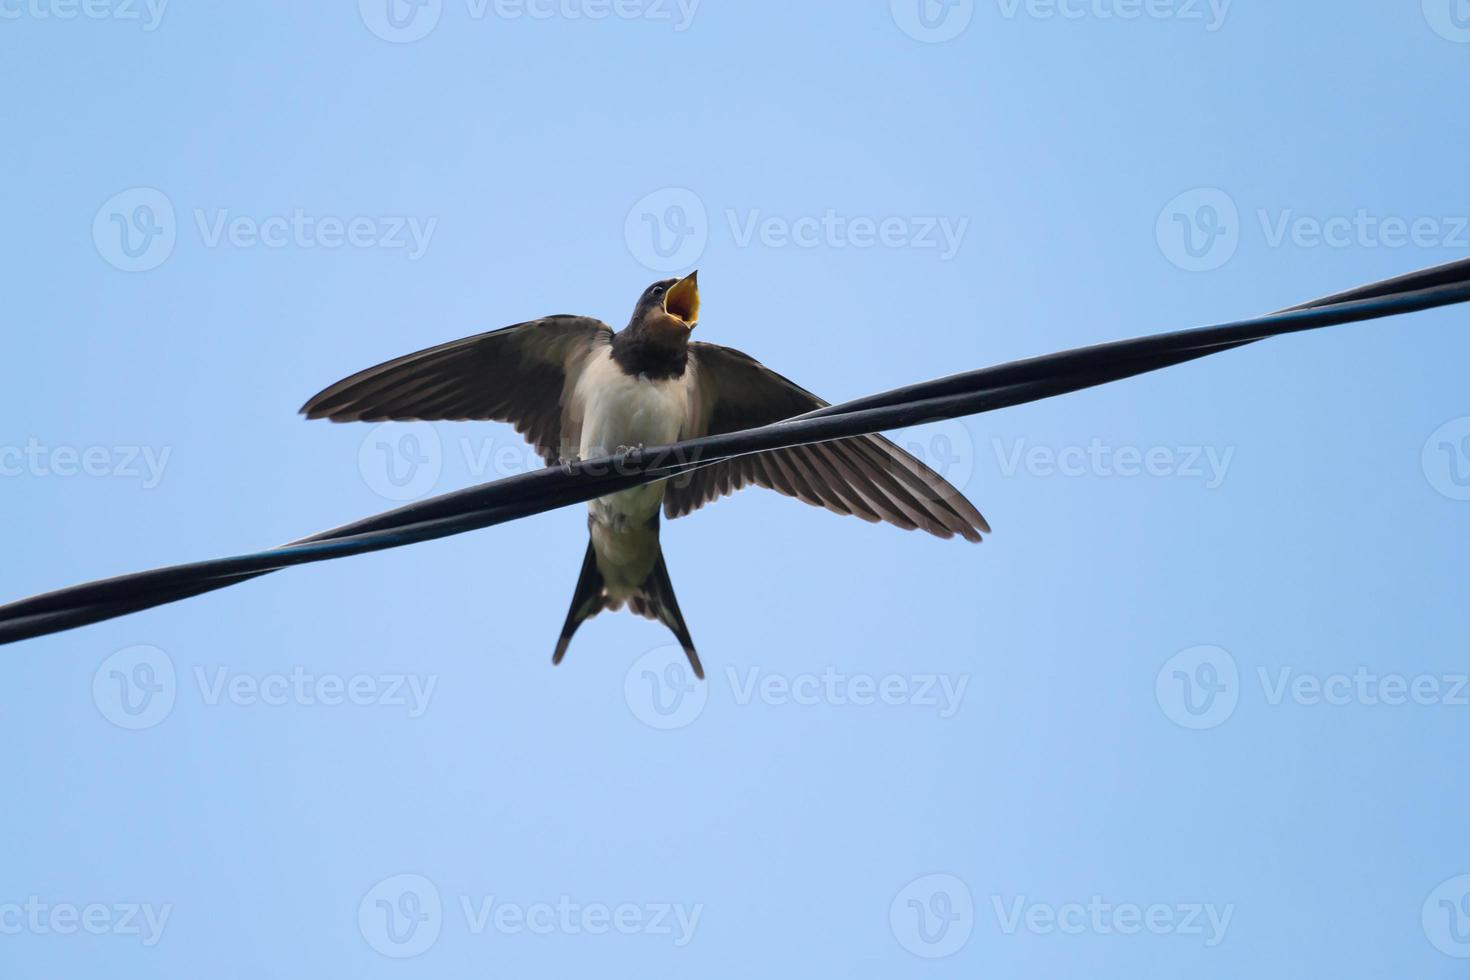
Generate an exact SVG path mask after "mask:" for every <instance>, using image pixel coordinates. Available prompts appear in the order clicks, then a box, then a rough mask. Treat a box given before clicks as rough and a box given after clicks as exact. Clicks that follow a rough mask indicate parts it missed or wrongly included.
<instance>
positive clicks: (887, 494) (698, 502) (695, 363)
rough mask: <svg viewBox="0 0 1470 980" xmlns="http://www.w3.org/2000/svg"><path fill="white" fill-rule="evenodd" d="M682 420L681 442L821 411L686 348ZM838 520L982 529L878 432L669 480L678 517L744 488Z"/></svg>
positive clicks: (793, 392)
mask: <svg viewBox="0 0 1470 980" xmlns="http://www.w3.org/2000/svg"><path fill="white" fill-rule="evenodd" d="M689 361H690V369H691V370H692V371H693V376H692V381H691V399H692V402H693V405H692V411H691V412H690V422H689V425H688V427H687V428H686V430H685V431H684V432H683V433H681V434H680V438H681V439H689V438H694V437H696V436H704V435H718V434H720V433H723V432H736V431H739V430H741V429H749V428H754V427H755V426H760V425H768V424H770V423H772V422H779V421H781V420H783V419H788V418H791V417H792V416H795V415H801V414H803V413H805V412H809V411H811V410H812V409H815V408H822V407H825V406H826V404H827V403H826V402H824V401H822V400H821V399H820V398H818V397H817V396H816V395H814V394H812V393H811V392H809V391H807V390H805V389H804V388H801V387H799V386H797V385H796V384H793V383H792V382H791V381H789V380H787V379H786V378H783V377H781V375H779V374H777V373H776V372H774V371H772V370H770V369H769V368H767V367H765V366H764V365H763V364H761V363H760V362H759V361H757V360H755V359H754V358H752V357H750V356H748V355H746V354H742V353H741V352H740V351H737V350H732V349H730V348H729V347H721V346H719V345H718V344H706V343H700V342H697V341H696V342H694V343H691V344H690V345H689ZM750 483H755V484H758V485H759V486H763V487H769V488H770V489H772V490H776V491H778V492H779V493H783V494H785V495H787V496H788V497H796V498H797V499H799V500H803V501H805V502H807V503H809V504H815V505H816V506H818V507H826V508H827V509H828V510H831V511H835V512H837V513H839V514H854V515H856V516H858V517H861V518H862V519H863V520H865V521H872V522H877V521H887V522H888V523H890V524H895V525H897V526H898V527H902V528H908V529H915V528H917V529H920V530H924V531H928V532H929V533H930V534H934V535H937V536H939V537H941V538H950V537H954V536H955V535H956V534H958V535H960V536H961V537H964V538H966V539H967V540H970V541H979V540H980V534H981V532H986V533H989V531H990V525H988V524H987V523H985V518H984V517H982V516H981V515H980V512H979V511H978V510H976V509H975V505H974V504H972V503H970V502H969V501H968V500H966V499H965V497H964V495H963V494H962V493H960V491H959V490H957V489H956V488H955V487H953V486H952V485H950V483H949V482H948V481H946V480H945V479H944V478H943V477H942V476H940V475H939V474H938V473H935V472H934V471H933V470H931V469H930V468H929V467H927V466H925V465H924V464H923V463H921V462H919V461H918V460H917V459H915V458H914V457H913V456H911V455H909V454H908V453H906V452H904V451H903V450H902V449H899V448H898V447H897V446H895V445H894V444H893V443H891V442H889V441H888V440H887V439H884V438H883V437H882V436H876V435H874V436H856V437H853V438H851V439H841V440H838V441H836V442H826V443H821V444H819V445H812V446H797V447H794V448H791V449H780V450H775V451H772V452H764V453H754V454H751V455H748V456H740V457H736V458H735V459H730V460H725V461H724V462H720V463H715V464H713V465H710V466H706V467H702V468H700V469H697V470H694V471H693V472H692V473H691V474H688V475H685V476H679V477H675V478H673V479H671V480H670V481H669V483H668V487H667V490H666V491H665V494H664V513H665V514H666V515H667V516H669V517H671V518H673V517H682V516H683V515H685V514H688V513H690V512H691V511H694V510H698V509H699V508H700V507H702V506H704V505H705V504H706V503H709V502H710V501H712V500H717V499H719V498H720V497H722V496H724V495H725V494H728V493H733V492H734V491H736V490H739V489H740V488H741V487H743V486H746V485H747V484H750Z"/></svg>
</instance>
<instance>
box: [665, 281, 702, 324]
mask: <svg viewBox="0 0 1470 980" xmlns="http://www.w3.org/2000/svg"><path fill="white" fill-rule="evenodd" d="M664 312H665V313H667V314H669V315H670V316H675V317H678V318H679V319H680V320H683V321H684V322H685V323H686V324H688V325H689V327H690V328H691V329H692V328H693V327H694V325H695V324H696V323H698V322H699V271H698V270H695V271H694V272H691V273H689V275H687V276H685V277H684V278H683V279H680V280H679V281H678V282H676V283H674V284H673V285H672V286H670V287H669V291H668V292H667V293H665V294H664Z"/></svg>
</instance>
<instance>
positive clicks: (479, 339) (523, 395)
mask: <svg viewBox="0 0 1470 980" xmlns="http://www.w3.org/2000/svg"><path fill="white" fill-rule="evenodd" d="M611 337H612V328H611V327H609V326H608V325H607V324H605V323H603V322H602V321H601V320H596V319H593V318H592V317H585V316H549V317H544V318H543V319H540V320H531V321H529V322H527V323H518V324H516V325H515V326H513V327H505V328H503V329H501V330H492V331H490V332H489V333H482V334H477V335H475V336H473V337H465V338H464V339H463V340H453V341H450V342H449V343H447V344H440V345H439V346H438V347H430V348H429V349H428V350H421V351H419V352H418V353H416V354H407V355H405V356H403V357H399V358H396V359H394V360H391V361H387V362H385V363H383V364H379V365H378V366H377V367H370V368H368V369H367V370H365V371H359V372H358V373H357V374H354V375H352V376H351V377H350V378H344V379H343V380H341V381H338V382H337V383H336V384H334V385H332V386H331V387H330V388H327V389H326V390H324V391H322V392H321V393H320V394H318V395H316V396H315V397H313V398H312V399H311V400H310V401H308V402H307V403H306V404H305V405H304V406H302V408H301V414H303V415H305V416H306V417H307V418H312V419H331V420H332V421H333V422H383V421H387V420H390V419H391V420H404V421H416V420H441V419H455V420H465V419H490V420H494V421H497V422H510V423H511V424H513V425H514V426H515V427H516V431H517V432H520V433H523V434H524V435H525V437H526V441H527V442H529V443H531V445H533V446H535V447H536V451H537V452H538V453H540V454H541V458H542V459H544V460H545V461H546V462H547V463H548V464H551V463H555V462H557V460H558V458H559V457H561V456H563V455H571V453H575V451H576V443H577V441H578V435H577V433H576V432H575V424H576V421H577V420H575V419H569V418H566V417H565V415H566V413H565V411H564V408H565V407H566V406H569V405H571V403H572V399H571V389H572V387H573V386H574V385H575V384H576V381H577V378H578V376H579V375H580V374H581V371H582V367H583V365H584V364H585V363H586V361H587V358H588V357H589V356H590V355H591V354H592V353H593V351H595V350H598V349H604V348H606V346H607V343H608V341H609V339H611ZM564 446H570V447H571V453H565V452H564V451H563V447H564Z"/></svg>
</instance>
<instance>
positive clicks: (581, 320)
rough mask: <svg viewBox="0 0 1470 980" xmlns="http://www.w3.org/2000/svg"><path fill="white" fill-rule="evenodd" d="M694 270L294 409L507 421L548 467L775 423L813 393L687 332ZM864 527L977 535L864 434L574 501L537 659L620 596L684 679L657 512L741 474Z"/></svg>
mask: <svg viewBox="0 0 1470 980" xmlns="http://www.w3.org/2000/svg"><path fill="white" fill-rule="evenodd" d="M699 310H700V293H699V273H698V270H696V271H694V272H692V273H690V274H689V275H687V276H684V277H682V278H678V277H676V278H670V279H662V280H659V281H658V282H655V283H653V284H652V285H650V286H649V287H648V288H647V289H645V290H644V291H643V293H642V294H641V295H640V296H639V297H638V301H637V303H636V304H635V306H634V308H633V313H632V316H631V317H630V318H629V320H628V324H627V326H625V327H624V328H623V329H621V330H616V331H615V330H614V329H613V328H612V327H610V326H608V325H607V324H606V323H604V322H603V321H601V320H598V319H596V318H594V317H588V316H576V315H569V314H559V315H555V316H547V317H542V318H540V319H536V320H529V321H527V322H524V323H518V324H515V325H513V326H509V327H503V328H501V329H499V330H491V331H489V332H487V333H481V334H476V335H474V336H471V337H465V338H463V339H460V340H454V341H450V342H449V343H446V344H440V345H439V346H436V347H430V348H427V349H426V350H421V351H418V352H417V353H413V354H408V355H405V356H403V357H399V358H395V359H394V360H391V361H386V362H384V363H382V364H379V365H377V366H375V367H370V368H367V369H366V370H363V371H359V372H358V373H356V374H353V375H351V376H349V377H347V378H344V379H343V380H341V381H338V382H337V383H336V384H333V385H330V386H329V387H327V388H325V389H323V390H322V391H321V392H319V393H318V394H316V395H315V396H313V397H312V398H311V399H310V400H308V401H307V402H306V404H305V405H303V406H302V408H301V414H303V415H305V416H306V417H307V418H308V419H328V420H330V421H332V422H384V421H451V420H452V421H466V420H491V421H498V422H508V423H510V424H512V425H513V426H514V427H515V429H516V431H517V432H519V433H521V434H522V435H524V437H525V438H526V440H527V441H528V442H530V443H531V445H532V446H534V447H535V449H536V451H537V453H538V454H539V455H540V456H541V458H542V460H543V461H544V462H545V463H546V464H547V465H548V466H556V465H562V466H569V465H572V464H573V463H575V462H576V461H579V460H590V459H599V458H602V457H606V456H611V455H615V454H617V453H619V452H623V451H627V450H630V449H633V448H640V449H641V448H643V447H644V446H664V445H669V444H671V443H674V442H677V441H681V440H685V439H693V438H696V437H699V436H706V435H718V434H721V433H726V432H735V431H739V430H742V429H748V428H754V427H756V426H762V425H767V424H770V423H773V422H779V421H782V420H784V419H788V418H791V417H793V416H796V415H800V414H803V413H806V412H809V411H812V410H814V409H818V408H823V407H826V406H827V404H828V403H827V402H825V401H823V400H822V399H821V398H818V397H817V396H816V395H814V394H812V393H811V392H810V391H807V390H806V389H804V388H802V387H800V386H799V385H797V384H795V383H794V382H792V381H790V380H788V379H787V378H785V377H783V376H781V375H779V374H777V373H776V372H775V371H772V370H771V369H770V368H768V367H766V366H765V365H764V364H762V363H760V362H759V361H757V360H756V359H755V358H753V357H751V356H750V355H748V354H744V353H742V352H740V351H738V350H735V349H733V348H730V347H723V346H720V345H719V344H713V343H707V342H704V341H693V340H691V339H690V336H691V334H692V333H693V331H694V329H695V327H697V326H698V325H699ZM752 484H754V485H757V486H761V487H766V488H768V489H771V490H775V491H777V492H778V493H781V494H784V495H786V496H788V497H794V498H796V499H798V500H801V501H804V502H805V503H808V504H812V505H815V506H818V507H825V508H826V509H827V510H830V511H834V512H836V513H838V514H850V515H854V516H857V517H860V518H862V519H863V520H865V521H868V522H871V523H877V522H880V521H881V522H886V523H888V524H892V525H896V526H897V527H900V528H904V529H907V530H922V531H926V532H928V533H929V534H933V535H936V536H938V537H940V538H954V537H956V536H958V537H961V538H963V539H965V540H967V541H972V542H979V541H980V540H981V537H982V534H989V533H990V525H989V524H988V523H986V521H985V518H984V517H983V516H981V514H980V511H979V510H977V509H976V508H975V505H974V504H972V503H971V502H970V501H969V500H968V499H966V497H965V496H964V494H962V493H961V492H960V491H959V490H958V489H956V488H955V487H954V486H952V485H951V484H950V483H949V482H948V481H946V480H945V479H944V478H943V477H942V476H940V475H939V474H938V473H936V472H934V471H933V470H932V469H930V468H929V467H928V466H925V465H924V464H923V463H921V462H920V461H919V460H918V459H916V458H914V457H913V456H912V455H911V454H909V453H907V452H905V451H904V450H902V449H900V448H899V447H898V446H896V445H894V443H892V442H891V441H889V440H888V439H885V438H884V437H882V436H879V435H867V436H855V437H851V438H846V439H841V440H837V441H834V442H826V443H820V444H816V445H808V446H796V447H792V448H789V449H780V450H773V451H767V452H760V453H754V454H750V455H745V456H739V457H735V458H733V459H726V460H722V461H720V462H717V463H713V464H709V465H706V466H703V467H700V468H697V469H694V470H692V471H689V472H686V473H685V474H682V475H680V476H678V477H674V478H672V479H666V480H661V481H658V482H655V483H650V484H647V485H644V486H640V487H634V488H632V489H629V490H622V491H619V492H617V493H613V494H610V495H608V496H605V497H599V498H596V499H594V500H591V501H589V502H588V504H587V530H588V541H587V550H586V553H585V554H584V556H583V559H582V570H581V573H580V575H579V576H578V578H577V584H576V587H575V589H574V590H573V593H572V602H571V608H570V609H569V610H568V611H567V617H566V621H565V623H564V624H563V626H562V630H561V634H560V636H559V637H558V638H557V643H556V648H555V650H554V651H553V653H552V663H553V664H559V663H561V661H562V659H563V658H564V657H565V656H566V653H567V649H568V647H569V646H570V644H571V641H572V636H573V634H575V633H576V631H577V629H578V627H579V626H581V624H582V623H583V622H585V621H586V620H588V619H590V618H592V617H593V616H596V615H597V614H598V613H600V612H603V611H604V610H611V611H616V610H619V609H622V608H623V607H624V606H626V607H627V608H628V609H629V610H630V611H631V612H633V613H636V614H638V615H641V616H644V617H646V618H648V619H653V620H657V621H659V622H661V623H662V624H663V625H664V626H666V627H667V628H668V629H669V631H670V632H672V633H673V635H674V637H675V639H677V640H678V642H679V645H680V646H681V647H682V648H683V651H684V654H685V656H686V657H687V658H688V660H689V665H690V667H691V668H692V670H693V671H694V674H695V676H696V677H698V678H700V679H703V678H704V666H703V664H702V663H701V661H700V657H699V653H698V651H697V650H696V648H695V645H694V640H693V638H692V637H691V636H690V633H689V627H688V626H687V625H686V624H685V622H684V616H683V614H682V613H681V612H680V610H679V602H678V600H677V599H676V598H675V596H674V586H673V583H672V582H671V581H670V579H669V570H668V566H667V564H666V563H665V562H664V556H663V549H662V547H661V546H660V542H659V524H660V518H661V516H662V517H666V518H668V519H671V520H672V519H674V518H678V517H683V516H685V515H686V514H689V513H692V512H693V511H695V510H698V509H699V508H700V507H702V506H704V505H705V504H707V503H710V502H712V501H715V500H718V499H720V498H721V497H724V496H726V495H728V494H731V493H733V492H734V491H736V490H739V489H741V488H743V487H745V486H748V485H752Z"/></svg>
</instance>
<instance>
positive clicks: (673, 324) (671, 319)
mask: <svg viewBox="0 0 1470 980" xmlns="http://www.w3.org/2000/svg"><path fill="white" fill-rule="evenodd" d="M698 323H699V273H698V272H697V271H696V272H691V273H689V275H687V276H685V277H684V278H683V279H661V280H659V281H658V282H656V283H654V284H653V285H652V286H649V287H648V288H647V289H645V290H644V291H643V295H642V296H640V297H638V305H637V307H635V308H634V310H633V319H632V321H631V322H630V323H629V324H628V325H629V326H630V327H637V328H641V329H642V330H643V331H646V332H647V333H648V335H649V336H650V337H652V338H656V339H657V340H660V341H664V342H667V343H669V344H680V345H682V344H684V343H686V342H687V341H688V340H689V333H690V331H692V330H693V329H694V327H695V325H696V324H698Z"/></svg>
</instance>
